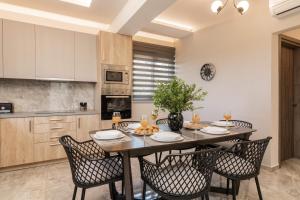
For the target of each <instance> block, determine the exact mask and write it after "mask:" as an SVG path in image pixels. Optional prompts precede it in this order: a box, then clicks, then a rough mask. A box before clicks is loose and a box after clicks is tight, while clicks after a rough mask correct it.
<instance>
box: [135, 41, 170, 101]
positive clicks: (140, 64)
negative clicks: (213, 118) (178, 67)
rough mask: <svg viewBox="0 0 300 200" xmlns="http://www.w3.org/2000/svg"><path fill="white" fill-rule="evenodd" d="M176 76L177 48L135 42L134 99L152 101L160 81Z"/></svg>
mask: <svg viewBox="0 0 300 200" xmlns="http://www.w3.org/2000/svg"><path fill="white" fill-rule="evenodd" d="M174 76H175V48H173V47H166V46H160V45H154V44H148V43H143V42H134V43H133V99H134V100H135V101H152V97H153V94H154V91H155V89H156V86H157V84H158V82H168V81H170V80H171V79H172V78H173V77H174Z"/></svg>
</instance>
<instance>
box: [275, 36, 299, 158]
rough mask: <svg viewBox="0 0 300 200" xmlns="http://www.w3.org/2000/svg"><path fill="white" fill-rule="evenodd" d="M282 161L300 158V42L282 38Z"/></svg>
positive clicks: (280, 82)
mask: <svg viewBox="0 0 300 200" xmlns="http://www.w3.org/2000/svg"><path fill="white" fill-rule="evenodd" d="M279 113H280V114H279V133H280V134H279V143H280V147H279V151H280V152H279V155H280V160H279V161H280V162H282V161H285V160H288V159H290V158H295V157H296V158H300V40H297V39H295V38H291V37H288V36H285V35H281V36H280V68H279Z"/></svg>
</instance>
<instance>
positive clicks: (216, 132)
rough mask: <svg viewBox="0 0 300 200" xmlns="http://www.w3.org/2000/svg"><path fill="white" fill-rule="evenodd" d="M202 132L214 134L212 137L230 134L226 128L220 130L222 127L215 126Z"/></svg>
mask: <svg viewBox="0 0 300 200" xmlns="http://www.w3.org/2000/svg"><path fill="white" fill-rule="evenodd" d="M201 132H203V133H207V134H212V135H225V134H228V133H230V131H228V130H227V129H225V128H220V127H213V126H208V127H206V128H203V129H201Z"/></svg>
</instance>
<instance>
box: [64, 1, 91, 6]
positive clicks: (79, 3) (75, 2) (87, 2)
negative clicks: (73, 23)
mask: <svg viewBox="0 0 300 200" xmlns="http://www.w3.org/2000/svg"><path fill="white" fill-rule="evenodd" d="M60 1H63V2H67V3H71V4H76V5H79V6H84V7H90V6H91V3H92V0H60Z"/></svg>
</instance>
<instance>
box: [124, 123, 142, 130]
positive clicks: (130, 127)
mask: <svg viewBox="0 0 300 200" xmlns="http://www.w3.org/2000/svg"><path fill="white" fill-rule="evenodd" d="M140 126H141V124H140V123H133V124H128V126H127V128H128V129H137V128H139V127H140Z"/></svg>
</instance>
